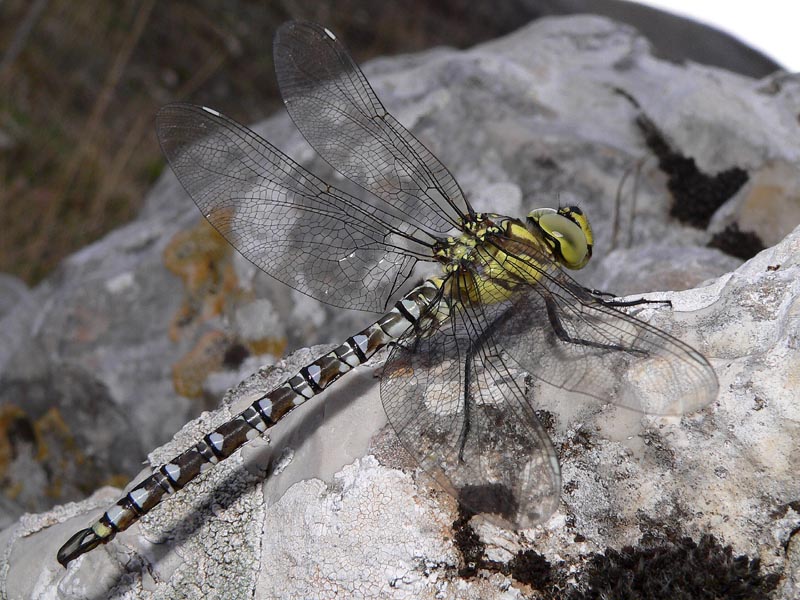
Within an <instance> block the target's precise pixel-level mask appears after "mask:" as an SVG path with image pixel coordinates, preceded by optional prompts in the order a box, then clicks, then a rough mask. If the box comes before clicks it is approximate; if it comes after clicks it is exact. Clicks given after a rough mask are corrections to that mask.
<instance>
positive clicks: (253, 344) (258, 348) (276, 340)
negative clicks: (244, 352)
mask: <svg viewBox="0 0 800 600" xmlns="http://www.w3.org/2000/svg"><path fill="white" fill-rule="evenodd" d="M288 343H289V340H287V339H286V338H285V337H265V338H261V339H259V340H246V341H245V342H244V345H245V346H246V347H247V349H248V350H249V351H250V353H251V354H271V355H272V356H274V357H276V358H278V357H280V356H283V353H284V352H286V346H287V344H288Z"/></svg>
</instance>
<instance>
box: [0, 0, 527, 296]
mask: <svg viewBox="0 0 800 600" xmlns="http://www.w3.org/2000/svg"><path fill="white" fill-rule="evenodd" d="M521 5H522V2H517V1H511V2H508V3H506V4H502V3H501V4H500V5H499V6H498V5H496V4H495V3H493V2H469V1H468V0H442V1H440V2H425V1H424V0H387V1H385V2H367V1H364V0H360V1H357V0H343V1H339V2H334V1H333V0H326V1H322V2H309V3H302V2H299V1H298V2H292V1H289V0H285V1H280V2H274V1H272V2H270V1H260V2H256V1H244V0H233V1H222V0H199V1H189V0H186V1H178V0H173V1H162V2H155V0H120V1H114V2H110V1H108V0H85V1H82V2H72V1H70V0H5V1H3V2H0V223H1V224H0V232H2V233H1V234H0V271H4V272H9V273H12V274H14V275H17V276H19V277H21V278H22V279H24V280H25V281H26V282H27V283H28V284H35V283H36V282H38V281H40V280H41V279H42V278H43V277H44V276H45V275H47V273H48V272H50V271H51V270H52V269H53V268H54V267H55V266H56V265H57V264H58V262H59V261H60V260H61V259H62V258H63V257H65V256H66V255H68V254H69V253H71V252H73V251H75V250H77V249H78V248H80V247H82V246H84V245H86V244H88V243H90V242H91V241H93V240H95V239H97V238H99V237H100V236H102V235H103V234H105V233H106V232H108V231H110V230H111V229H113V228H115V227H117V226H119V225H120V224H122V223H125V222H126V221H128V220H130V219H132V218H133V217H134V216H135V215H136V213H137V211H138V210H139V208H140V207H141V205H142V201H143V198H144V195H145V193H146V191H147V189H148V188H149V186H150V185H151V184H152V183H153V181H154V180H155V179H156V177H158V175H159V174H160V173H161V171H162V170H163V168H164V161H163V159H162V157H161V153H160V151H159V148H158V143H157V141H156V139H155V135H154V132H153V119H154V115H155V113H156V111H157V109H158V107H159V106H161V105H162V104H165V103H167V102H170V101H174V100H190V101H192V102H196V103H200V104H205V105H208V106H215V107H218V108H220V109H222V110H224V111H225V112H226V113H227V114H229V115H231V116H232V117H234V118H236V119H238V120H240V121H243V122H245V123H251V122H255V121H257V120H259V119H261V118H263V117H265V116H267V115H269V114H271V113H272V112H274V111H275V110H276V109H277V108H278V106H279V102H280V100H279V96H278V93H277V89H276V86H275V78H274V75H273V72H272V56H271V54H272V51H271V43H272V36H273V32H274V31H275V29H276V27H277V26H278V25H280V24H281V23H282V22H284V21H286V20H288V19H292V18H295V19H310V20H314V21H317V22H320V23H323V24H324V25H326V26H327V27H329V28H330V29H332V30H333V31H335V32H336V33H337V34H338V35H339V36H340V37H341V38H342V39H343V40H345V42H346V44H347V45H348V47H349V48H350V49H351V51H352V52H353V54H354V56H355V57H356V59H357V60H359V61H363V60H365V59H367V58H369V57H371V56H375V55H380V54H394V53H400V52H413V51H417V50H420V49H423V48H426V47H430V46H435V45H450V46H456V47H465V46H469V45H472V44H475V43H477V42H479V41H481V40H485V39H490V38H494V37H497V36H499V35H502V34H504V33H507V32H508V31H511V30H513V29H515V28H516V27H519V26H521V25H522V24H524V23H525V22H526V21H527V20H529V18H532V17H533V16H535V15H530V14H523V13H525V12H526V11H525V10H524V9H521V8H520V6H521Z"/></svg>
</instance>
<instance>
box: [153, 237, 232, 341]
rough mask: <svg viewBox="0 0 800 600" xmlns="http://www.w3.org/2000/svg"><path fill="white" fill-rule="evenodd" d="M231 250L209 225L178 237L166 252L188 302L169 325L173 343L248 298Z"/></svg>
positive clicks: (166, 262) (165, 257) (173, 239)
mask: <svg viewBox="0 0 800 600" xmlns="http://www.w3.org/2000/svg"><path fill="white" fill-rule="evenodd" d="M231 253H232V249H231V246H230V244H228V242H227V241H225V238H223V237H222V236H221V235H220V234H219V232H218V231H217V230H216V229H214V228H213V227H211V226H210V225H209V224H208V223H207V222H206V221H200V222H199V223H198V225H197V226H196V227H194V228H193V229H190V230H189V231H180V232H178V233H176V234H175V236H174V237H173V238H172V240H171V241H170V243H169V244H168V245H167V247H166V248H165V249H164V264H165V266H166V267H167V268H168V269H169V270H170V271H172V272H173V273H175V274H176V275H177V276H178V277H180V278H181V280H182V281H183V284H184V289H185V298H184V301H183V304H182V306H181V308H180V309H179V310H178V313H177V314H176V315H175V317H174V318H173V319H172V323H171V324H170V329H169V335H170V339H172V340H174V341H177V340H178V339H179V338H180V337H181V335H182V332H183V331H184V330H185V329H186V328H187V327H191V326H192V325H194V324H197V323H202V322H204V321H207V320H208V319H210V318H213V317H215V316H218V315H220V314H222V313H223V312H224V311H225V308H226V303H227V302H228V301H229V300H230V299H233V298H239V297H242V296H244V295H247V294H246V293H245V292H244V291H243V290H242V288H241V286H240V285H239V280H238V278H237V276H236V271H235V270H234V268H233V263H232V261H231Z"/></svg>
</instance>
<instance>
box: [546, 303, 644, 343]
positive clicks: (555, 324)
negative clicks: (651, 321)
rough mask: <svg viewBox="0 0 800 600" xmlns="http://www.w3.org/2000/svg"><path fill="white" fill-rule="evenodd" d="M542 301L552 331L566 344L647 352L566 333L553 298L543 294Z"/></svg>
mask: <svg viewBox="0 0 800 600" xmlns="http://www.w3.org/2000/svg"><path fill="white" fill-rule="evenodd" d="M544 303H545V306H546V307H547V318H548V319H549V320H550V326H551V327H552V328H553V332H554V333H555V334H556V336H557V337H558V339H560V340H561V341H562V342H566V343H568V344H577V345H579V346H587V347H589V348H599V349H601V350H618V351H624V352H631V353H633V354H647V351H646V350H641V349H638V348H630V347H626V346H621V345H619V344H604V343H602V342H595V341H594V340H585V339H583V338H577V337H572V336H571V335H570V334H569V333H567V330H566V329H564V325H563V324H562V323H561V318H560V317H559V316H558V308H557V306H556V303H555V301H554V300H553V298H552V297H550V296H545V299H544ZM606 306H608V305H606Z"/></svg>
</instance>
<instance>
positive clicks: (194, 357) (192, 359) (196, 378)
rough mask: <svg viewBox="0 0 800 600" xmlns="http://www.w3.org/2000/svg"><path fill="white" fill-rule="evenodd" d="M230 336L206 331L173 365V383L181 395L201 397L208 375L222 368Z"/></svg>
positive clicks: (229, 343) (219, 332)
mask: <svg viewBox="0 0 800 600" xmlns="http://www.w3.org/2000/svg"><path fill="white" fill-rule="evenodd" d="M231 343H232V340H231V338H230V336H228V335H226V334H225V333H223V332H221V331H216V330H215V331H209V332H207V333H205V334H204V335H203V336H202V337H201V338H200V339H199V340H198V342H197V344H195V346H194V348H192V349H191V350H190V351H189V352H187V353H186V355H185V356H184V357H183V358H181V359H180V360H179V361H178V362H176V363H175V364H174V365H173V366H172V384H173V385H174V386H175V391H177V392H178V393H179V394H180V395H181V396H186V397H187V398H200V397H201V396H202V395H203V382H204V381H205V378H206V376H207V375H208V374H209V373H210V372H212V371H217V370H220V369H222V366H223V363H224V361H225V352H226V350H227V349H228V347H229V346H230V345H231Z"/></svg>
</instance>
